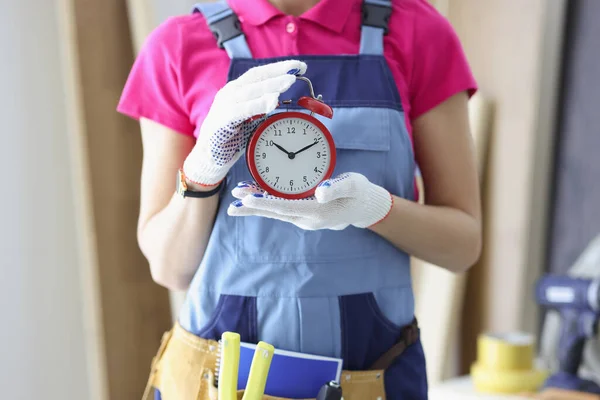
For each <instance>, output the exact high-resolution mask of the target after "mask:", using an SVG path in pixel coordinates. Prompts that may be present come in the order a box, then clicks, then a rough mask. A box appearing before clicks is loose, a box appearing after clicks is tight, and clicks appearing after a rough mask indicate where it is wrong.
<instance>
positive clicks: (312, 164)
mask: <svg viewBox="0 0 600 400" xmlns="http://www.w3.org/2000/svg"><path fill="white" fill-rule="evenodd" d="M296 78H297V79H298V80H302V81H304V82H306V83H307V84H308V86H309V89H310V94H311V96H310V97H308V96H303V97H301V98H300V99H298V103H297V104H298V105H299V106H300V107H302V108H304V109H306V110H308V111H310V113H309V114H308V113H305V112H298V111H283V112H278V113H274V114H272V115H270V116H269V117H267V119H266V120H265V121H264V122H263V123H262V124H260V126H259V127H258V128H257V130H256V132H255V133H254V134H253V135H252V137H251V139H250V141H249V143H248V146H247V148H246V161H247V164H248V169H249V170H250V173H251V174H252V177H253V178H254V180H255V181H256V183H257V184H258V185H259V186H260V187H261V188H262V189H263V190H265V191H266V192H267V193H269V194H271V195H273V196H277V197H281V198H284V199H291V200H293V199H302V198H306V197H309V196H312V195H313V194H314V193H315V190H316V189H317V186H318V185H319V184H320V183H321V182H323V181H324V180H326V179H329V178H330V177H331V175H332V174H333V169H334V168H335V156H336V153H335V144H334V141H333V136H331V132H329V130H328V129H327V128H326V127H325V125H323V123H321V121H319V120H318V119H317V118H315V117H314V116H313V114H319V115H321V116H323V117H325V118H332V117H333V110H332V108H331V107H330V106H328V105H327V104H325V103H324V102H323V101H322V100H321V95H319V96H315V94H314V90H313V86H312V83H311V82H310V80H309V79H308V78H306V77H303V76H297V77H296ZM289 102H291V100H290V101H285V102H284V103H289Z"/></svg>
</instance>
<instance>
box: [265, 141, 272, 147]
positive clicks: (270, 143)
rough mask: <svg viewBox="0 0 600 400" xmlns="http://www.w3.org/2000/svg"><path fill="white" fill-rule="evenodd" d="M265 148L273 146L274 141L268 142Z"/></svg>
mask: <svg viewBox="0 0 600 400" xmlns="http://www.w3.org/2000/svg"><path fill="white" fill-rule="evenodd" d="M265 146H267V147H270V146H273V141H272V140H269V141H267V144H266V145H265Z"/></svg>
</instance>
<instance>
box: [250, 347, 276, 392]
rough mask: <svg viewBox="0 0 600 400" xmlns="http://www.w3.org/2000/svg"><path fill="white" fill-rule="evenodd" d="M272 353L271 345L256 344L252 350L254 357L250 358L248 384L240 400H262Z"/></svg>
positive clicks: (273, 350)
mask: <svg viewBox="0 0 600 400" xmlns="http://www.w3.org/2000/svg"><path fill="white" fill-rule="evenodd" d="M274 352H275V348H274V347H273V346H272V345H270V344H268V343H265V342H258V344H257V345H256V349H255V350H254V357H252V364H251V365H250V374H249V375H248V383H247V384H246V390H245V391H244V397H242V400H262V398H263V395H264V394H265V385H266V384H267V375H269V369H270V368H271V360H273V353H274Z"/></svg>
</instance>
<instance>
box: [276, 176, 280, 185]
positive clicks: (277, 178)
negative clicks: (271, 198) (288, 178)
mask: <svg viewBox="0 0 600 400" xmlns="http://www.w3.org/2000/svg"><path fill="white" fill-rule="evenodd" d="M277 182H279V177H278V176H276V177H275V184H277Z"/></svg>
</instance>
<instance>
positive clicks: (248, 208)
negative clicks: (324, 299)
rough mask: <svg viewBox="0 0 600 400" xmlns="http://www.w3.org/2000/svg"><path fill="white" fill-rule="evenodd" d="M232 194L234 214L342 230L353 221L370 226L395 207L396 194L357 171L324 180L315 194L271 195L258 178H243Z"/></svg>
mask: <svg viewBox="0 0 600 400" xmlns="http://www.w3.org/2000/svg"><path fill="white" fill-rule="evenodd" d="M232 194H233V196H234V197H236V198H237V199H239V200H236V201H234V202H233V203H231V205H230V206H229V209H228V210H227V213H228V214H229V215H231V216H260V217H266V218H273V219H278V220H280V221H285V222H290V223H292V224H294V225H296V226H298V227H300V228H302V229H305V230H318V229H333V230H342V229H345V228H347V227H348V226H349V225H353V226H355V227H357V228H368V227H370V226H372V225H374V224H376V223H378V222H379V221H381V220H383V219H384V218H385V217H386V216H387V215H388V213H389V212H390V210H391V208H392V203H393V198H392V195H391V194H390V193H389V192H388V191H387V190H385V189H384V188H382V187H380V186H377V185H375V184H373V183H371V182H369V180H368V179H367V178H366V177H365V176H363V175H361V174H357V173H344V174H341V175H339V176H337V177H335V178H333V179H328V180H326V181H323V182H322V183H321V184H320V185H319V186H318V187H317V190H316V192H315V195H314V196H311V197H309V198H306V199H301V200H286V199H282V198H280V197H275V196H272V195H269V194H268V193H266V192H265V191H264V190H262V189H261V188H259V187H258V185H256V183H254V182H241V183H239V184H238V185H237V187H236V188H234V189H233V191H232Z"/></svg>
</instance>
